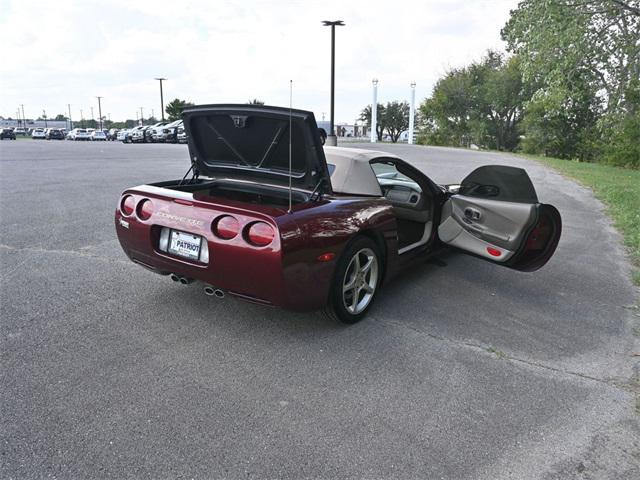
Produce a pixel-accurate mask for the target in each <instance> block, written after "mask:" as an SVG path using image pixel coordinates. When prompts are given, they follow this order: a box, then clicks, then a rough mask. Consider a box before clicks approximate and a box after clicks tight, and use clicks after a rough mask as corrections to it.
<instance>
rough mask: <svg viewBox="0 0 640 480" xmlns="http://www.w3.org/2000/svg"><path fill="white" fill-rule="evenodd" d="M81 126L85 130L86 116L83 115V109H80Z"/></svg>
mask: <svg viewBox="0 0 640 480" xmlns="http://www.w3.org/2000/svg"><path fill="white" fill-rule="evenodd" d="M80 125H82V128H84V115H83V114H82V109H80Z"/></svg>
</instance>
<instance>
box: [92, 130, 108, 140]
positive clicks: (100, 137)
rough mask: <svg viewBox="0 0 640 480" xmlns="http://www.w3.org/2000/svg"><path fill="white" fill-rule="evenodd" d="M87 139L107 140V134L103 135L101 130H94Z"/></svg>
mask: <svg viewBox="0 0 640 480" xmlns="http://www.w3.org/2000/svg"><path fill="white" fill-rule="evenodd" d="M89 139H90V140H91V141H92V142H106V141H107V136H106V135H105V133H104V132H103V131H102V130H94V131H93V132H91V134H90V135H89Z"/></svg>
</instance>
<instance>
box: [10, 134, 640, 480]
mask: <svg viewBox="0 0 640 480" xmlns="http://www.w3.org/2000/svg"><path fill="white" fill-rule="evenodd" d="M363 146H365V147H371V145H370V144H366V145H363ZM375 148H378V149H388V150H390V151H393V152H394V153H396V154H398V155H400V156H402V157H403V158H405V159H407V160H409V161H411V162H412V163H413V164H414V165H416V166H417V167H418V168H420V169H422V170H424V171H425V172H427V173H428V174H429V175H430V176H431V177H432V178H434V179H435V180H436V181H439V182H442V183H454V182H456V181H458V180H460V179H461V178H463V177H464V176H465V174H467V173H468V172H470V171H471V170H472V169H473V168H475V167H476V166H478V165H481V164H487V163H503V164H511V165H517V166H523V167H524V168H527V170H528V171H529V172H530V174H531V177H532V180H533V182H534V184H535V186H536V188H537V189H538V193H539V196H540V198H541V200H543V201H548V202H549V203H552V204H555V205H556V206H557V207H558V208H559V209H560V211H561V213H562V215H563V222H564V232H563V237H562V240H561V243H560V246H559V248H558V251H557V253H556V255H555V257H554V258H553V259H552V261H551V262H550V263H549V264H548V265H547V266H546V267H544V268H543V269H542V270H540V271H539V272H536V273H535V274H523V273H519V272H515V271H511V270H507V269H504V268H499V267H495V266H492V265H489V264H488V263H484V262H482V261H479V260H476V259H474V258H471V257H468V256H464V255H461V254H458V253H455V252H449V253H448V254H447V255H446V256H445V257H444V258H443V261H441V262H430V263H426V264H422V265H416V266H415V268H414V269H413V270H412V271H410V272H409V273H408V274H407V275H406V276H405V278H402V279H399V280H397V281H395V282H394V283H391V284H389V285H387V286H386V287H385V288H384V289H383V290H382V291H381V295H380V297H379V298H378V300H377V303H376V305H374V307H373V310H372V311H371V313H370V315H369V317H368V319H367V320H365V321H364V322H362V323H360V324H356V325H354V326H350V327H346V326H344V325H338V324H335V323H332V322H330V321H328V320H326V319H325V318H324V317H322V316H320V315H317V314H304V315H303V314H296V313H291V312H286V311H282V310H279V309H271V308H268V307H261V306H256V305H251V304H247V303H243V302H241V301H239V300H235V299H233V298H225V299H224V300H218V299H216V298H215V297H209V296H206V295H204V293H203V291H202V288H201V286H199V285H197V284H193V285H190V286H181V285H177V284H175V283H174V282H171V281H170V280H169V279H168V278H167V277H160V276H155V275H153V274H151V273H150V272H148V271H146V270H144V269H142V268H140V267H139V266H136V265H135V264H133V263H131V262H130V261H128V259H126V257H125V256H124V254H123V253H122V251H121V249H120V247H119V245H118V242H117V240H116V237H115V232H114V225H113V212H114V209H115V207H116V203H117V201H118V198H119V195H120V193H121V192H122V191H123V190H124V189H125V188H127V187H129V186H133V185H138V184H142V183H148V182H152V181H160V180H167V179H172V178H180V177H182V175H183V174H184V173H185V172H186V170H187V168H188V165H189V156H188V151H187V148H186V147H185V146H184V145H178V144H141V145H125V144H123V143H122V142H100V143H95V142H72V141H59V142H54V141H7V142H0V199H1V208H2V210H1V215H0V227H1V228H0V259H1V265H2V269H1V285H0V287H1V288H0V292H1V293H0V296H1V297H0V300H1V304H0V308H1V311H0V318H2V320H1V322H0V328H1V332H0V333H1V334H0V355H1V360H2V368H1V369H0V375H1V377H2V388H1V389H0V404H1V405H2V415H1V416H0V458H1V459H2V460H1V462H0V477H1V478H43V477H53V478H94V477H100V478H140V477H151V478H167V477H171V478H301V477H313V478H345V477H353V478H373V477H375V478H447V479H466V478H468V479H482V478H486V479H496V478H513V479H527V478H548V479H571V478H575V479H578V478H579V479H582V478H598V479H600V478H610V479H614V478H615V479H626V478H628V479H631V478H638V476H640V470H639V467H638V457H637V452H638V450H639V447H640V446H639V444H638V433H639V430H638V423H637V411H636V410H635V409H636V407H635V404H634V401H635V399H634V393H633V388H632V381H631V379H632V376H633V367H634V357H633V354H634V353H637V345H638V344H637V338H636V337H634V336H633V334H632V332H631V328H632V321H633V320H634V318H635V317H634V316H633V315H634V312H633V310H632V309H631V308H630V306H631V305H632V304H634V303H635V301H636V293H637V291H636V290H635V289H634V287H633V286H632V285H631V282H630V280H629V278H628V275H627V272H628V264H627V262H626V260H625V257H624V255H623V252H622V249H621V247H620V238H619V235H618V234H617V233H616V232H615V230H614V229H613V228H612V227H611V224H610V222H609V220H608V219H607V218H606V217H605V215H604V214H603V212H602V207H601V204H600V203H599V202H597V201H596V200H595V199H594V198H593V197H592V195H591V193H590V192H589V191H588V190H587V189H584V188H582V187H579V186H577V185H576V184H574V183H572V182H570V181H568V180H566V179H564V178H563V177H561V176H560V175H558V174H556V173H554V172H553V171H551V170H548V169H546V168H544V167H541V166H539V165H538V164H535V163H533V162H529V161H526V160H523V159H520V158H516V157H511V156H508V155H501V154H493V153H486V152H471V151H462V150H454V149H444V148H425V147H413V146H407V145H377V146H375ZM634 452H635V453H634Z"/></svg>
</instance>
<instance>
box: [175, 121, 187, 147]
mask: <svg viewBox="0 0 640 480" xmlns="http://www.w3.org/2000/svg"><path fill="white" fill-rule="evenodd" d="M176 131H177V133H176V139H177V140H178V143H187V132H186V130H185V129H184V124H181V125H180V126H178V128H177V129H176Z"/></svg>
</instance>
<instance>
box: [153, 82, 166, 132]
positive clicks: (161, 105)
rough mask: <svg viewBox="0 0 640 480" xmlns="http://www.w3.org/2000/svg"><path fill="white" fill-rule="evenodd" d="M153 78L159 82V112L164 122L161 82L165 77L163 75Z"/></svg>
mask: <svg viewBox="0 0 640 480" xmlns="http://www.w3.org/2000/svg"><path fill="white" fill-rule="evenodd" d="M155 80H158V81H159V82H160V112H161V114H162V121H163V122H164V96H163V94H162V82H163V81H164V80H167V79H166V78H164V77H158V78H156V79H155Z"/></svg>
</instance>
